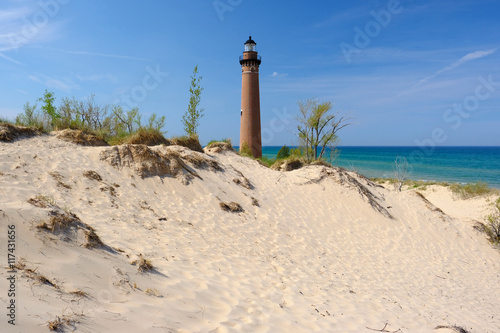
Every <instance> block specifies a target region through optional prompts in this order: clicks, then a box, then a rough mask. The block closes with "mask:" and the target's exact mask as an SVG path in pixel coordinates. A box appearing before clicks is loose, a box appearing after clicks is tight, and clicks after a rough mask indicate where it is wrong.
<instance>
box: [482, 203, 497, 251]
mask: <svg viewBox="0 0 500 333" xmlns="http://www.w3.org/2000/svg"><path fill="white" fill-rule="evenodd" d="M487 220H488V222H487V224H486V226H485V231H486V233H487V234H488V236H489V237H490V239H491V242H492V243H494V244H499V243H500V198H498V199H497V201H496V202H495V212H494V213H493V214H491V215H489V216H488V217H487Z"/></svg>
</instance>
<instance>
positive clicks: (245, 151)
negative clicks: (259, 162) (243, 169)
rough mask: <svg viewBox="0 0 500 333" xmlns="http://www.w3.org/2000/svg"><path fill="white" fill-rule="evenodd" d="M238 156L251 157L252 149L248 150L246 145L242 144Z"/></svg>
mask: <svg viewBox="0 0 500 333" xmlns="http://www.w3.org/2000/svg"><path fill="white" fill-rule="evenodd" d="M240 155H241V156H245V157H253V154H252V149H251V148H250V146H249V145H248V143H246V142H243V144H242V145H241V147H240Z"/></svg>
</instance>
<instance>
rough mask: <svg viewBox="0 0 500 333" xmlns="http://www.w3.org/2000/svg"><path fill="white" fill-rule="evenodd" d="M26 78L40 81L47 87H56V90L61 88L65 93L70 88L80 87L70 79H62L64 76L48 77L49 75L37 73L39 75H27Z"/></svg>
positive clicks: (69, 90)
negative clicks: (60, 77)
mask: <svg viewBox="0 0 500 333" xmlns="http://www.w3.org/2000/svg"><path fill="white" fill-rule="evenodd" d="M28 78H29V79H30V80H31V81H34V82H37V83H42V84H43V85H44V86H46V87H47V88H53V89H58V90H62V91H64V92H67V93H69V92H71V91H72V90H78V89H80V86H79V85H78V84H76V83H75V82H73V81H72V80H70V79H64V78H63V79H59V78H54V77H50V76H47V75H43V74H42V75H39V76H35V75H30V76H28Z"/></svg>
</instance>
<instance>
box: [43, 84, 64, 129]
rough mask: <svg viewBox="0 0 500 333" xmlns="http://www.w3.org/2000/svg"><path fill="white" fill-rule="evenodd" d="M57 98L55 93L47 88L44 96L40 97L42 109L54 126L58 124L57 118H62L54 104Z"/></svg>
mask: <svg viewBox="0 0 500 333" xmlns="http://www.w3.org/2000/svg"><path fill="white" fill-rule="evenodd" d="M55 100H56V98H55V97H54V93H53V92H51V91H47V90H45V93H44V94H43V97H41V98H39V99H38V101H39V102H42V103H43V104H42V111H43V113H44V114H45V115H46V116H48V118H49V122H50V125H51V127H52V128H54V127H55V126H56V124H57V120H58V119H59V118H61V116H60V115H59V113H58V112H57V109H56V106H55V105H54V102H55Z"/></svg>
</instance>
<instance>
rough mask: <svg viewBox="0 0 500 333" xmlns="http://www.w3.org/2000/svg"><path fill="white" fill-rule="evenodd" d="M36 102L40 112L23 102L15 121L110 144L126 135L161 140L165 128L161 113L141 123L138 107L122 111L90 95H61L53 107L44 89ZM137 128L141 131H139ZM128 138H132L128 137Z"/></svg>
mask: <svg viewBox="0 0 500 333" xmlns="http://www.w3.org/2000/svg"><path fill="white" fill-rule="evenodd" d="M38 101H41V102H42V103H43V105H42V107H41V108H42V114H40V113H39V112H37V105H36V104H35V105H30V103H29V102H28V103H26V104H25V105H24V113H22V114H19V115H18V116H17V117H16V124H18V125H24V126H31V127H36V128H37V129H39V130H42V131H43V129H44V128H45V129H47V130H49V131H50V130H54V129H59V130H61V129H66V128H69V129H74V130H81V131H83V132H85V133H88V134H93V135H95V136H96V137H97V138H99V139H100V140H102V141H105V142H107V143H110V144H120V143H122V142H126V141H127V138H128V137H130V136H132V135H134V134H138V135H136V136H135V138H134V140H136V139H137V138H143V139H145V138H150V139H151V138H156V139H151V140H149V139H148V140H149V141H151V142H158V141H161V140H162V139H161V138H162V137H163V134H165V133H166V131H164V130H163V128H164V127H165V121H166V120H165V116H161V117H159V116H158V115H156V114H155V113H153V114H151V115H150V117H149V118H148V119H147V122H146V125H142V123H141V118H142V115H141V114H140V112H139V109H138V108H133V109H131V110H123V108H122V107H121V106H118V105H99V104H97V103H96V102H95V100H94V95H91V96H90V97H88V98H87V99H86V100H77V99H75V98H71V99H70V98H67V97H64V98H62V100H61V103H60V105H59V108H58V109H56V107H55V105H54V102H55V97H54V94H53V93H52V92H48V91H45V94H44V96H43V97H42V98H39V99H38ZM139 131H141V132H140V133H139ZM131 140H132V139H131Z"/></svg>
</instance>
